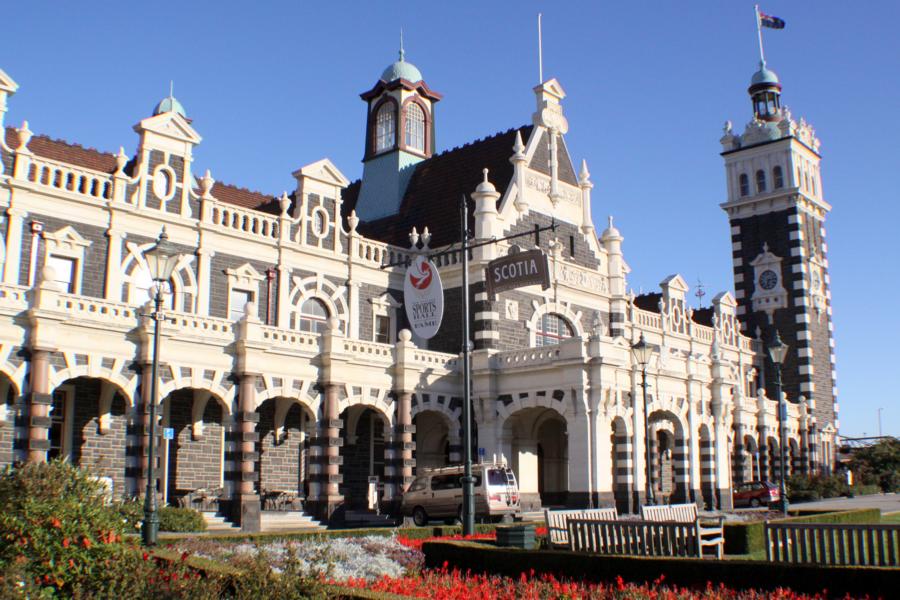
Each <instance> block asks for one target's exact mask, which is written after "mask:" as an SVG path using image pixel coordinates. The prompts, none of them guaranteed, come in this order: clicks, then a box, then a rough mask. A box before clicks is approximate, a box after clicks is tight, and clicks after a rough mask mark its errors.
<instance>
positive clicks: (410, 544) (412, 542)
mask: <svg viewBox="0 0 900 600" xmlns="http://www.w3.org/2000/svg"><path fill="white" fill-rule="evenodd" d="M495 539H497V534H496V533H473V534H472V535H465V536H463V535H460V534H456V535H442V536H437V537H430V538H417V539H411V538H408V537H406V536H404V535H398V536H397V541H398V542H400V543H401V544H403V545H404V546H406V547H407V548H412V549H414V550H418V551H419V552H421V551H422V544H424V543H425V542H431V541H434V540H495Z"/></svg>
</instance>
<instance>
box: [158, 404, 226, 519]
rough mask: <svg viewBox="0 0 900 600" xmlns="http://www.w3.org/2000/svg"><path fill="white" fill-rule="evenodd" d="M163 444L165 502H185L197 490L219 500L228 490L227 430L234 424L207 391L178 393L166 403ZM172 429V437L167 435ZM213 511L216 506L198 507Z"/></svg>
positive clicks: (176, 503) (163, 406)
mask: <svg viewBox="0 0 900 600" xmlns="http://www.w3.org/2000/svg"><path fill="white" fill-rule="evenodd" d="M161 408H162V413H163V416H162V426H163V428H164V435H163V441H162V444H161V452H162V464H163V473H162V475H161V479H162V481H163V484H162V491H163V499H164V500H165V501H166V502H167V503H169V504H171V505H179V504H181V503H183V502H184V501H185V500H184V499H185V498H186V497H188V496H189V495H190V494H192V493H193V492H195V491H196V490H204V491H205V494H204V497H207V498H217V497H219V496H220V495H221V494H222V493H223V490H224V486H225V476H224V468H223V467H224V463H225V430H226V427H227V425H228V423H229V422H230V419H229V418H228V410H227V407H225V406H224V404H223V403H222V402H221V400H220V399H219V398H218V397H217V396H214V395H213V394H211V393H210V392H208V391H206V390H199V389H194V388H183V389H180V390H175V391H173V392H171V393H170V394H169V395H168V396H166V397H165V398H164V399H163V401H162V406H161ZM165 429H170V430H171V437H168V436H166V435H165ZM194 508H200V509H202V510H211V509H213V508H215V507H214V505H211V504H204V505H201V506H194Z"/></svg>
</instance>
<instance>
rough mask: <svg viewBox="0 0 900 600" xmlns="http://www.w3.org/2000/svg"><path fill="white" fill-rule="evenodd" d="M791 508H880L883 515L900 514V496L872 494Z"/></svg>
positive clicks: (805, 503)
mask: <svg viewBox="0 0 900 600" xmlns="http://www.w3.org/2000/svg"><path fill="white" fill-rule="evenodd" d="M791 508H796V509H800V510H849V509H854V508H879V509H881V512H882V514H884V513H891V512H900V494H872V495H869V496H854V497H853V498H847V497H846V496H845V497H841V498H828V499H827V500H816V501H814V502H796V503H792V504H791Z"/></svg>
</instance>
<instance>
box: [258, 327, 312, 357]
mask: <svg viewBox="0 0 900 600" xmlns="http://www.w3.org/2000/svg"><path fill="white" fill-rule="evenodd" d="M260 329H262V335H263V339H264V340H266V341H268V342H269V343H270V344H272V345H273V346H278V347H281V348H295V349H299V350H301V351H303V352H316V353H318V351H319V335H318V334H315V333H306V332H303V331H292V330H290V329H279V328H277V327H270V326H268V325H263V326H262V327H260Z"/></svg>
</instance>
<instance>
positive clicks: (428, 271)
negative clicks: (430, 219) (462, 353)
mask: <svg viewBox="0 0 900 600" xmlns="http://www.w3.org/2000/svg"><path fill="white" fill-rule="evenodd" d="M403 304H404V305H405V306H406V317H407V318H408V319H409V326H410V329H412V332H413V333H414V334H416V335H417V336H419V337H420V338H422V339H426V340H427V339H430V338H433V337H434V336H435V334H436V333H437V332H438V329H440V327H441V319H442V318H443V316H444V286H443V285H442V284H441V276H440V274H439V273H438V270H437V267H436V266H434V263H432V262H431V261H430V260H428V259H427V258H426V257H424V256H417V257H416V258H414V259H413V262H412V264H411V265H410V266H409V268H408V269H406V275H405V276H404V278H403Z"/></svg>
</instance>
